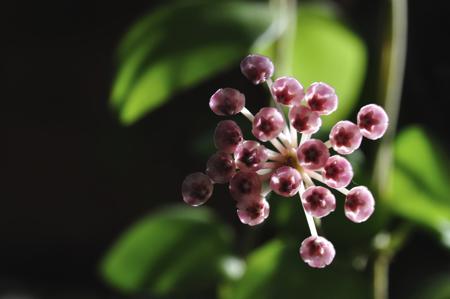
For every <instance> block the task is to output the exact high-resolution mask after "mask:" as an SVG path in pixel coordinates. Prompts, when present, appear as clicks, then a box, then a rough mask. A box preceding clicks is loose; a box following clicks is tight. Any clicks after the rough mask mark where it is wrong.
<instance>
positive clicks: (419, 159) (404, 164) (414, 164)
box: [386, 127, 450, 246]
mask: <svg viewBox="0 0 450 299" xmlns="http://www.w3.org/2000/svg"><path fill="white" fill-rule="evenodd" d="M446 165H448V163H447V161H446V160H445V159H444V158H442V157H441V155H440V150H439V149H438V148H437V147H436V146H433V142H432V141H431V139H430V138H429V137H428V134H426V132H425V131H424V130H423V129H421V128H420V127H411V128H408V129H407V130H405V131H403V132H402V133H401V134H400V135H399V137H398V138H397V141H396V144H395V165H394V168H393V170H392V173H391V175H390V192H389V194H390V195H389V197H388V200H387V201H386V203H387V204H388V206H389V207H390V208H391V209H392V210H393V211H394V212H396V213H397V214H399V215H401V216H403V217H405V218H407V219H409V220H411V221H413V222H415V223H418V224H420V225H423V226H425V227H427V228H429V229H432V230H434V231H436V232H438V233H439V234H440V235H441V238H442V241H443V242H444V244H446V245H448V246H450V198H449V194H450V188H449V184H448V183H449V176H448V172H447V171H446V168H447V167H446Z"/></svg>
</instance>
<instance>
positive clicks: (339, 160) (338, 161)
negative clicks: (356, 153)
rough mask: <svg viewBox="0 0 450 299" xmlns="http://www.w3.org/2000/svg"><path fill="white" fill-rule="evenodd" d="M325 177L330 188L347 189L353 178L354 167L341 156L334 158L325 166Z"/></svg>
mask: <svg viewBox="0 0 450 299" xmlns="http://www.w3.org/2000/svg"><path fill="white" fill-rule="evenodd" d="M323 176H324V178H325V183H326V184H327V185H328V186H330V187H332V188H342V187H345V186H347V185H348V184H350V182H351V180H352V178H353V169H352V165H351V164H350V162H348V161H347V160H346V159H345V158H343V157H341V156H338V155H335V156H332V157H330V158H329V159H328V161H327V163H326V164H325V166H324V173H323Z"/></svg>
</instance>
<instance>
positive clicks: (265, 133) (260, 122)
mask: <svg viewBox="0 0 450 299" xmlns="http://www.w3.org/2000/svg"><path fill="white" fill-rule="evenodd" d="M284 125H285V123H284V119H283V116H282V115H281V113H280V112H279V111H278V110H277V109H275V108H272V107H265V108H262V109H261V110H259V112H258V113H257V114H256V115H255V119H254V120H253V128H252V133H253V135H255V137H256V138H258V139H259V140H261V141H269V140H271V139H274V138H275V137H277V136H278V135H279V134H280V133H281V131H282V130H283V127H284Z"/></svg>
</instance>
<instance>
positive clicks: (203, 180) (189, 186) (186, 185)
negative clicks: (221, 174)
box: [181, 172, 214, 207]
mask: <svg viewBox="0 0 450 299" xmlns="http://www.w3.org/2000/svg"><path fill="white" fill-rule="evenodd" d="M213 189H214V186H213V182H212V181H211V179H210V178H209V177H208V176H207V175H205V174H203V173H201V172H195V173H191V174H190V175H188V176H187V177H186V178H185V179H184V181H183V184H182V185H181V193H182V195H183V200H184V201H185V202H186V203H187V204H188V205H191V206H194V207H196V206H200V205H202V204H204V203H205V202H207V201H208V199H209V198H210V197H211V195H212V192H213Z"/></svg>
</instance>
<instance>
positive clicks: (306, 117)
mask: <svg viewBox="0 0 450 299" xmlns="http://www.w3.org/2000/svg"><path fill="white" fill-rule="evenodd" d="M289 120H290V122H291V124H292V126H293V127H294V128H295V129H296V130H297V131H298V132H300V133H303V134H313V133H316V132H317V131H318V130H319V129H320V126H321V125H322V120H321V119H320V116H319V114H318V113H317V112H313V111H311V109H309V108H308V107H306V106H295V107H292V108H291V111H289Z"/></svg>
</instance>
